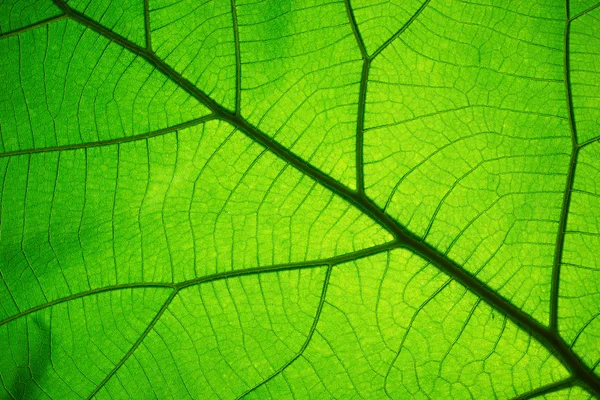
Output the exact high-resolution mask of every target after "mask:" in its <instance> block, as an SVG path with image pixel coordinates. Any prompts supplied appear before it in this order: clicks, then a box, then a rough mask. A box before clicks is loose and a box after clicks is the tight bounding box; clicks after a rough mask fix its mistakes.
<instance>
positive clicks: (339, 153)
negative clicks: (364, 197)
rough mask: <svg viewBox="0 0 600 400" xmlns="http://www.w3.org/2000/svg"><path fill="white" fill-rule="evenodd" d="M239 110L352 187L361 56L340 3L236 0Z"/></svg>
mask: <svg viewBox="0 0 600 400" xmlns="http://www.w3.org/2000/svg"><path fill="white" fill-rule="evenodd" d="M236 4H237V6H238V21H239V32H240V42H241V43H240V47H241V60H242V115H243V116H244V117H246V118H247V119H248V121H249V122H250V123H253V124H255V125H257V126H258V127H259V128H261V129H262V130H263V131H264V132H267V133H268V134H269V135H270V136H272V137H273V138H275V139H276V140H277V141H278V142H279V143H281V144H283V145H284V146H286V147H288V148H289V149H290V150H291V151H293V152H294V153H296V154H298V155H299V156H300V157H302V158H303V159H305V160H307V161H308V162H310V163H311V164H312V165H314V166H316V167H317V168H320V169H322V170H323V171H324V172H326V173H328V174H329V175H331V176H332V177H334V178H335V179H338V180H340V181H341V182H342V183H344V184H346V185H348V186H350V187H354V185H355V183H356V178H355V165H356V163H355V137H356V113H357V109H358V92H359V81H360V71H361V66H362V63H361V55H360V51H359V49H358V47H357V46H356V40H355V39H354V36H353V35H352V29H351V27H350V25H349V24H348V16H347V13H346V8H345V6H344V3H343V2H342V1H337V2H323V1H320V0H303V1H264V2H256V1H253V0H252V1H237V2H236Z"/></svg>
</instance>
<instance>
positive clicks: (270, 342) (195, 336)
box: [98, 268, 325, 399]
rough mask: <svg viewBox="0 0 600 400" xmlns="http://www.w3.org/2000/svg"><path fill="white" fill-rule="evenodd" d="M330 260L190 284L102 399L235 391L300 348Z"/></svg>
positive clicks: (255, 381) (233, 395)
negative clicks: (296, 268)
mask: <svg viewBox="0 0 600 400" xmlns="http://www.w3.org/2000/svg"><path fill="white" fill-rule="evenodd" d="M324 277H325V268H318V269H308V270H304V271H287V272H282V273H277V274H274V273H270V274H263V275H258V276H248V277H243V278H240V279H232V280H227V281H217V282H214V283H207V284H203V285H200V286H197V287H191V288H188V289H184V290H182V291H181V292H180V294H178V295H177V297H176V298H175V300H174V301H173V303H171V305H170V306H169V308H168V310H167V311H166V312H165V315H164V317H163V318H161V319H160V321H159V322H158V324H157V325H156V327H155V329H154V330H153V332H152V334H150V335H149V336H148V337H147V338H146V340H144V343H143V344H142V346H141V347H140V348H139V350H138V351H136V353H135V355H134V357H132V358H130V359H129V360H128V361H127V363H126V364H125V365H123V368H121V369H120V370H119V372H118V374H117V375H116V376H115V379H114V380H111V382H110V384H108V385H107V386H106V387H105V388H104V389H103V390H102V391H101V392H100V393H99V395H98V398H99V399H104V398H106V399H115V398H129V397H130V396H131V395H132V394H133V393H136V395H135V396H139V398H154V397H156V398H159V399H184V398H198V399H209V398H222V399H234V398H236V397H237V396H239V395H240V394H241V393H243V392H244V391H246V390H247V389H248V388H250V387H252V386H254V385H256V384H259V383H260V382H261V381H263V380H264V379H266V378H267V377H268V376H269V375H271V374H273V373H274V372H275V371H276V370H278V369H279V368H281V367H282V366H283V365H285V364H286V363H287V362H288V361H289V360H290V359H292V357H294V356H295V355H296V354H297V353H298V352H299V351H300V349H301V348H302V345H303V344H304V342H305V341H306V340H307V336H308V334H309V332H310V327H311V325H312V321H313V319H314V317H315V314H316V312H317V309H318V304H319V299H320V296H321V292H322V289H323V279H324Z"/></svg>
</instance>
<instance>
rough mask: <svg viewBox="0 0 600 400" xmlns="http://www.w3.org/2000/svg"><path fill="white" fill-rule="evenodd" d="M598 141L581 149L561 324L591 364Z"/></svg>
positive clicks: (599, 220) (594, 357)
mask: <svg viewBox="0 0 600 400" xmlns="http://www.w3.org/2000/svg"><path fill="white" fill-rule="evenodd" d="M599 249H600V142H595V143H593V144H591V145H589V146H587V147H584V148H582V149H581V151H580V153H579V157H578V160H577V169H576V174H575V183H574V186H573V194H572V197H571V207H570V213H569V220H568V224H567V233H566V235H565V248H564V253H563V259H562V261H563V265H562V267H561V271H562V277H563V280H562V281H561V286H560V295H561V297H560V303H559V306H560V315H561V318H560V320H559V328H560V331H561V333H562V334H563V336H564V337H565V339H566V341H567V343H569V344H572V345H573V346H574V348H575V349H576V350H577V351H578V352H579V354H581V356H582V358H583V359H584V361H585V362H586V363H587V364H588V365H589V366H590V367H592V366H597V362H598V361H600V346H598V344H599V343H600V257H599V256H598V250H599Z"/></svg>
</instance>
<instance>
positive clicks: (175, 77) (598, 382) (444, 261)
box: [53, 0, 600, 396]
mask: <svg viewBox="0 0 600 400" xmlns="http://www.w3.org/2000/svg"><path fill="white" fill-rule="evenodd" d="M53 1H54V2H55V4H57V5H58V6H59V7H61V8H62V9H63V10H64V11H65V13H67V15H68V16H69V17H70V18H73V19H74V20H76V21H78V22H80V23H81V24H83V25H85V26H87V27H88V28H90V29H92V30H95V31H96V32H98V33H100V34H102V35H104V36H106V37H108V38H109V39H112V40H114V41H115V42H116V43H119V44H121V45H122V46H124V47H125V48H127V49H129V50H130V51H132V52H134V53H136V54H137V55H139V56H140V57H143V58H144V59H146V60H147V61H148V62H149V63H150V64H151V65H153V66H154V67H156V68H157V69H158V70H159V71H160V72H162V73H163V74H164V75H166V76H167V77H169V78H170V79H171V80H172V81H173V82H175V83H177V84H178V85H179V86H180V87H181V88H182V89H184V90H186V91H187V92H188V93H189V94H190V95H192V96H194V97H195V98H196V99H197V100H199V101H201V102H203V103H204V104H205V105H206V106H207V107H208V108H210V109H211V110H212V111H213V113H214V114H215V116H216V117H217V118H220V119H221V120H223V121H226V122H228V123H230V124H231V125H233V126H235V127H236V128H238V129H239V130H241V131H242V132H243V133H245V134H246V135H247V136H248V137H250V138H251V139H253V140H254V141H256V142H257V143H260V144H261V145H262V146H264V147H266V148H267V149H269V151H271V152H272V153H273V154H275V155H277V156H278V157H279V158H281V159H282V160H284V161H286V162H288V163H289V164H291V165H292V166H294V167H295V168H296V169H298V170H299V171H301V172H303V173H305V174H306V175H308V176H309V177H311V178H312V179H314V180H315V181H317V182H319V183H320V184H321V185H323V186H324V187H326V188H328V189H329V190H331V191H332V192H333V193H335V194H337V195H338V196H340V197H342V198H344V199H346V200H347V201H348V202H350V203H351V204H353V205H354V206H355V207H356V208H358V209H359V210H361V211H362V212H364V213H365V214H366V215H368V216H370V217H371V218H372V219H373V220H374V221H376V222H378V223H379V224H380V225H381V226H382V227H383V228H385V229H387V230H388V231H389V232H390V233H391V234H392V235H393V236H394V237H395V238H396V240H397V241H398V242H400V243H401V244H402V246H404V247H406V248H407V249H409V250H411V251H413V252H415V253H417V254H419V255H420V256H421V257H423V258H424V259H425V260H427V261H429V262H431V263H432V264H433V265H435V266H437V267H438V268H439V269H440V270H442V271H444V272H446V273H447V274H448V275H450V276H452V277H453V278H454V279H455V280H457V281H458V282H459V283H461V284H462V285H463V286H465V287H466V288H468V289H469V290H471V291H472V292H473V293H475V294H477V295H478V296H480V297H481V298H482V299H483V300H484V301H485V302H486V303H488V304H490V305H491V306H493V307H495V308H496V309H498V310H499V311H501V312H502V313H504V314H505V315H506V316H507V317H508V318H510V319H511V320H512V321H513V322H514V323H516V324H518V325H519V326H521V327H522V328H523V329H524V330H525V331H527V332H529V333H530V334H531V335H532V336H533V337H534V338H535V339H536V340H538V341H539V342H540V343H541V344H542V345H543V346H544V347H546V348H547V349H548V350H549V351H550V352H551V353H554V354H555V355H556V356H557V357H558V358H559V359H560V360H561V362H562V363H563V364H564V365H565V367H566V368H567V369H568V370H569V371H571V373H572V374H573V375H574V376H576V377H577V378H578V379H580V381H581V382H582V384H584V385H586V386H587V387H588V388H589V389H590V390H591V391H593V392H594V393H596V394H598V395H599V396H600V379H599V378H598V377H596V376H595V375H594V374H592V373H591V372H590V371H588V370H587V368H586V367H585V364H584V363H583V361H582V360H581V359H580V358H579V357H578V356H577V355H575V354H574V353H573V352H572V351H571V350H570V349H569V348H568V346H567V345H566V344H565V343H564V342H563V341H562V339H561V338H560V337H559V336H558V335H556V334H555V333H554V332H552V331H550V330H549V329H548V328H546V327H545V326H543V325H541V324H540V323H539V322H538V321H536V320H535V319H533V318H532V317H531V316H529V315H528V314H526V313H525V312H523V311H522V310H521V309H519V308H517V307H516V306H514V305H513V304H511V303H510V302H509V301H508V300H506V299H505V298H504V297H502V296H500V295H498V294H497V293H496V292H495V291H494V290H493V289H492V288H490V287H489V286H487V285H486V284H485V283H484V282H481V281H480V280H478V279H477V278H475V277H474V276H473V275H471V274H470V273H468V272H466V271H465V270H463V269H462V268H461V267H460V266H459V265H458V264H456V263H455V262H454V261H453V260H451V259H449V258H448V257H446V256H445V255H443V254H442V253H440V252H439V251H438V250H437V249H435V248H434V247H432V246H430V245H429V244H427V243H423V242H422V241H421V239H420V238H418V237H417V236H416V235H415V234H414V233H412V232H410V231H407V230H406V229H405V227H403V226H402V225H400V224H399V223H397V222H396V221H395V220H394V219H393V218H392V217H391V216H390V215H388V214H387V213H385V212H384V211H382V210H381V209H380V208H379V207H377V206H376V205H375V204H374V203H373V202H372V201H370V200H369V199H367V198H366V197H364V196H362V195H360V194H359V193H358V192H355V191H353V190H351V189H349V188H348V187H346V186H345V185H343V184H341V183H340V182H338V181H336V180H335V179H333V178H331V177H330V176H328V175H327V174H325V173H324V172H322V171H321V170H319V169H318V168H315V167H314V166H312V165H310V164H308V163H306V162H305V161H304V160H302V159H301V158H300V157H298V156H297V155H295V154H293V153H291V152H290V151H289V150H288V149H286V148H285V147H283V146H282V145H281V144H279V143H278V142H276V141H275V140H273V139H272V138H271V137H269V136H267V135H266V134H265V133H263V132H262V131H260V130H259V129H258V128H257V127H255V126H253V125H251V124H250V123H249V122H248V121H246V120H245V119H243V118H241V117H240V116H238V115H236V114H235V113H232V112H230V111H228V110H227V109H225V108H224V107H223V106H221V105H220V104H218V103H216V102H215V101H214V100H213V99H211V98H210V97H209V96H208V95H207V94H205V93H204V92H203V91H201V90H200V89H198V88H197V87H196V86H195V85H194V84H192V83H191V82H190V81H188V80H187V79H185V78H184V77H183V76H181V75H180V74H178V73H177V72H175V71H174V70H173V69H172V68H171V67H170V66H168V65H167V64H166V63H165V62H164V61H162V60H160V59H159V58H158V57H156V56H155V55H154V54H152V53H150V52H148V51H146V50H145V49H144V48H142V47H140V46H137V45H135V44H133V43H131V42H129V41H128V40H127V39H124V38H123V37H121V36H119V35H117V34H115V33H114V32H112V31H110V30H108V29H107V28H105V27H103V26H101V25H99V24H97V23H96V22H94V21H92V20H90V19H89V18H87V17H85V16H83V15H81V14H80V13H78V12H76V11H74V10H71V9H70V8H69V7H68V6H66V5H65V3H64V2H63V1H61V0H53ZM428 3H429V0H428V1H426V2H425V3H424V4H423V5H422V6H421V8H420V9H419V10H418V11H417V12H416V13H415V14H414V15H413V17H412V18H411V19H410V20H409V21H408V22H407V23H406V24H405V25H404V26H403V27H402V28H401V29H400V30H399V31H398V32H397V33H396V34H395V35H394V36H393V37H392V38H391V39H390V40H389V41H388V42H386V43H387V44H389V43H391V41H392V40H393V39H395V38H396V37H398V35H400V34H401V33H402V32H403V31H404V30H406V28H407V27H408V26H409V25H410V24H411V23H412V22H413V21H414V20H415V19H416V18H417V16H418V15H419V14H420V12H421V11H422V10H423V9H424V8H425V6H426V5H427V4H428ZM387 44H384V45H383V46H382V47H380V48H379V49H378V51H377V52H376V53H374V54H373V55H372V56H371V59H373V58H374V57H375V56H376V55H378V54H379V53H380V52H381V51H382V50H383V49H384V48H385V46H387Z"/></svg>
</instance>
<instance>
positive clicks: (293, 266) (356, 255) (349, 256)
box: [0, 242, 398, 326]
mask: <svg viewBox="0 0 600 400" xmlns="http://www.w3.org/2000/svg"><path fill="white" fill-rule="evenodd" d="M397 247H398V243H396V242H389V243H385V244H381V245H378V246H373V247H369V248H366V249H363V250H358V251H355V252H352V253H346V254H342V255H339V256H334V257H329V258H323V259H319V260H309V261H303V262H295V263H286V264H277V265H269V266H265V267H255V268H246V269H240V270H235V271H226V272H219V273H216V274H211V275H207V276H202V277H199V278H194V279H189V280H186V281H183V282H179V283H160V282H156V283H153V282H139V283H124V284H120V285H112V286H105V287H102V288H97V289H92V290H88V291H85V292H81V293H76V294H73V295H71V296H66V297H62V298H60V299H56V300H52V301H50V302H48V303H44V304H41V305H39V306H35V307H32V308H30V309H28V310H25V311H22V312H20V313H18V314H15V315H12V316H10V317H8V318H6V319H4V320H2V321H0V326H2V325H4V324H7V323H9V322H11V321H14V320H16V319H18V318H21V317H24V316H26V315H28V314H31V313H34V312H36V311H40V310H43V309H44V308H48V307H52V306H55V305H57V304H60V303H65V302H68V301H71V300H75V299H79V298H82V297H86V296H91V295H95V294H99V293H104V292H111V291H115V290H126V289H138V288H170V289H174V290H176V291H179V290H181V289H184V288H187V287H190V286H194V285H199V284H202V283H208V282H214V281H218V280H223V279H230V278H237V277H242V276H247V275H256V274H261V273H269V272H280V271H289V270H297V269H305V268H316V267H322V266H324V265H337V264H342V263H345V262H348V261H356V260H360V259H361V258H365V257H369V256H373V255H376V254H379V253H383V252H386V251H389V250H392V249H394V248H397Z"/></svg>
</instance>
